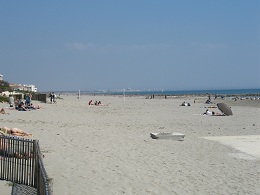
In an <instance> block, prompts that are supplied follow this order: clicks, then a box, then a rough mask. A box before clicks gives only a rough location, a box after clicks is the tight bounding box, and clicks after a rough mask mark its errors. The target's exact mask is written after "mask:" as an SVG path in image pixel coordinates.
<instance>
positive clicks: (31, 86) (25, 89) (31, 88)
mask: <svg viewBox="0 0 260 195" xmlns="http://www.w3.org/2000/svg"><path fill="white" fill-rule="evenodd" d="M23 87H24V89H23V90H24V91H31V92H37V88H36V87H35V85H23Z"/></svg>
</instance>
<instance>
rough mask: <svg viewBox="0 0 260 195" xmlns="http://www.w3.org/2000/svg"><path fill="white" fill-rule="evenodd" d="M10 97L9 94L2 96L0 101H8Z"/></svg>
mask: <svg viewBox="0 0 260 195" xmlns="http://www.w3.org/2000/svg"><path fill="white" fill-rule="evenodd" d="M8 101H9V99H8V97H7V96H0V102H8Z"/></svg>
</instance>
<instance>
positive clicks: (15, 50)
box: [0, 0, 260, 91]
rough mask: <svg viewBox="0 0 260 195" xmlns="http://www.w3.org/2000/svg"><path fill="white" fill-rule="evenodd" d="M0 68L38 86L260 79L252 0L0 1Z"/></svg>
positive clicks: (259, 32)
mask: <svg viewBox="0 0 260 195" xmlns="http://www.w3.org/2000/svg"><path fill="white" fill-rule="evenodd" d="M0 74H2V75H4V80H6V81H8V82H9V83H20V84H35V85H36V87H38V90H39V91H48V90H50V91H52V90H55V91H56V90H78V89H81V90H94V89H122V88H132V89H148V88H150V89H165V90H166V89H173V90H181V89H184V90H187V89H192V90H195V89H232V88H260V1H259V0H250V1H248V0H196V1H195V0H189V1H188V0H75V1H71V0H63V1H55V0H44V1H34V0H24V1H21V0H11V1H5V0H0Z"/></svg>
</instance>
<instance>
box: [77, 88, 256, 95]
mask: <svg viewBox="0 0 260 195" xmlns="http://www.w3.org/2000/svg"><path fill="white" fill-rule="evenodd" d="M75 93H78V92H75ZM80 93H81V94H112V95H119V94H125V95H130V94H131V95H153V94H154V95H203V94H211V95H223V96H226V95H249V96H250V95H256V96H260V89H222V90H221V89H219V90H178V91H175V90H165V91H162V90H160V91H159V90H157V91H156V90H155V91H152V90H149V91H148V90H136V91H134V90H131V91H130V90H125V91H123V90H122V91H121V90H120V91H109V90H108V91H82V92H80Z"/></svg>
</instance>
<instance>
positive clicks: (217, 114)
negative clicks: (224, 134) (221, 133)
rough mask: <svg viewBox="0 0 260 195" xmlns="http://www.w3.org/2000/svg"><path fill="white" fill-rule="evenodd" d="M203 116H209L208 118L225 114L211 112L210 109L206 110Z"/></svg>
mask: <svg viewBox="0 0 260 195" xmlns="http://www.w3.org/2000/svg"><path fill="white" fill-rule="evenodd" d="M203 115H207V116H222V115H223V114H221V113H217V112H214V111H212V112H211V111H209V110H208V109H207V110H206V112H204V113H203Z"/></svg>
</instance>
